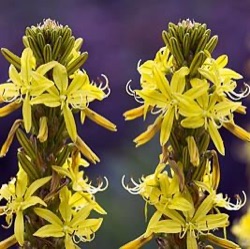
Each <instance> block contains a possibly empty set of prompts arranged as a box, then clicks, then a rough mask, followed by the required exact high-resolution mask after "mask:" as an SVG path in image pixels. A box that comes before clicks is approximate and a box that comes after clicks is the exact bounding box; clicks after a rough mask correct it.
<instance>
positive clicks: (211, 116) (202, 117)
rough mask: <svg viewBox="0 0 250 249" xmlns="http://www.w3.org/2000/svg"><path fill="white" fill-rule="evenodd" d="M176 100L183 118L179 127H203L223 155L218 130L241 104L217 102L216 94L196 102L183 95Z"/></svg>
mask: <svg viewBox="0 0 250 249" xmlns="http://www.w3.org/2000/svg"><path fill="white" fill-rule="evenodd" d="M197 81H198V80H197ZM193 83H194V81H193ZM191 90H192V89H191ZM191 90H190V91H191ZM178 100H179V107H180V110H179V112H180V114H181V115H182V116H184V117H185V118H184V119H183V120H182V121H181V125H182V126H183V127H185V128H192V129H195V128H198V127H202V126H204V128H205V129H206V130H208V132H209V135H210V137H211V139H212V140H213V142H214V145H215V147H216V148H217V150H218V151H219V152H220V153H221V154H222V155H224V154H225V148H224V144H223V140H222V138H221V136H220V133H219V132H218V129H219V128H220V127H221V126H222V125H223V123H224V122H228V121H229V120H231V119H232V118H233V117H232V113H233V112H234V111H235V110H236V109H237V108H238V107H239V106H240V105H241V103H240V102H229V101H218V96H217V94H215V93H213V94H211V95H209V94H208V92H206V93H204V94H203V95H202V96H200V97H198V98H197V99H196V100H197V101H195V100H193V99H192V98H190V97H189V96H187V95H185V94H184V95H183V96H178Z"/></svg>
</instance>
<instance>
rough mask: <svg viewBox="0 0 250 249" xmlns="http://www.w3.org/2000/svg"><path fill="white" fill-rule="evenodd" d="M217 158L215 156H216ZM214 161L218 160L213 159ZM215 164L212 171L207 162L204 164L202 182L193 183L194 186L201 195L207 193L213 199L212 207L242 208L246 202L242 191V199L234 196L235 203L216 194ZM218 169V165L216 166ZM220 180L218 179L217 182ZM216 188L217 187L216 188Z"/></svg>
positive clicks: (226, 197) (220, 194)
mask: <svg viewBox="0 0 250 249" xmlns="http://www.w3.org/2000/svg"><path fill="white" fill-rule="evenodd" d="M216 157H217V156H216ZM214 160H218V158H216V159H214ZM215 165H216V164H215V163H214V164H213V170H212V169H211V165H210V162H209V161H208V160H207V163H206V170H205V174H204V176H203V181H196V180H195V181H194V182H195V184H196V185H197V186H198V187H199V188H200V189H201V193H203V192H204V191H207V192H208V193H209V194H210V195H211V196H213V197H214V199H213V201H214V206H215V207H222V208H225V209H227V210H231V211H232V210H239V209H240V208H242V207H243V206H244V205H245V204H246V201H247V197H246V194H245V192H244V191H242V194H243V197H244V198H243V199H241V198H240V196H239V195H236V197H235V198H236V203H232V202H231V199H230V198H229V197H228V196H227V195H225V197H224V196H223V194H222V193H216V189H215V188H214V186H217V184H216V183H215V181H216V177H215V172H216V170H219V168H218V169H216V168H215ZM218 167H219V165H218ZM219 180H220V179H218V181H219ZM217 187H218V186H217Z"/></svg>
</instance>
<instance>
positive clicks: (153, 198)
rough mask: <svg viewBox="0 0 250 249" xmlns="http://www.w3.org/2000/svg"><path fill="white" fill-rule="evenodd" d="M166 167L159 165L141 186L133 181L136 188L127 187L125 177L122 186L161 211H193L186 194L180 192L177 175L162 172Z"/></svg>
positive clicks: (140, 183)
mask: <svg viewBox="0 0 250 249" xmlns="http://www.w3.org/2000/svg"><path fill="white" fill-rule="evenodd" d="M165 167H166V165H165V164H163V163H159V164H158V166H157V167H156V170H155V172H154V174H151V175H148V176H146V177H142V178H141V180H140V182H139V184H138V183H136V182H135V181H134V180H133V179H131V182H132V183H133V184H134V187H129V186H128V185H125V183H124V179H125V177H124V176H123V178H122V185H123V187H124V188H125V189H126V190H127V191H128V192H129V193H131V194H140V195H141V196H142V198H143V199H144V200H145V201H146V202H147V203H148V204H150V205H154V206H157V207H160V208H161V209H165V208H169V209H176V210H181V211H188V210H190V209H192V208H193V206H192V204H190V202H189V200H187V198H188V197H187V196H186V193H181V192H180V190H179V179H178V177H177V175H175V174H174V173H173V172H172V175H173V177H170V176H169V174H168V173H167V171H164V172H162V170H163V169H164V168H165ZM188 199H189V198H188ZM146 213H147V210H145V215H146Z"/></svg>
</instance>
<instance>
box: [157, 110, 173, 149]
mask: <svg viewBox="0 0 250 249" xmlns="http://www.w3.org/2000/svg"><path fill="white" fill-rule="evenodd" d="M173 122H174V107H170V108H169V109H168V110H167V112H166V113H165V115H164V118H163V121H162V125H161V134H160V144H161V146H163V145H165V144H166V143H167V142H168V139H169V137H170V133H171V130H172V126H173Z"/></svg>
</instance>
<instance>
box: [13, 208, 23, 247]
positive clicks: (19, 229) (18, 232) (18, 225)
mask: <svg viewBox="0 0 250 249" xmlns="http://www.w3.org/2000/svg"><path fill="white" fill-rule="evenodd" d="M14 232H15V237H16V240H17V242H18V243H19V245H21V246H22V245H23V243H24V222H23V212H22V211H18V212H17V213H16V219H15V225H14Z"/></svg>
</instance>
